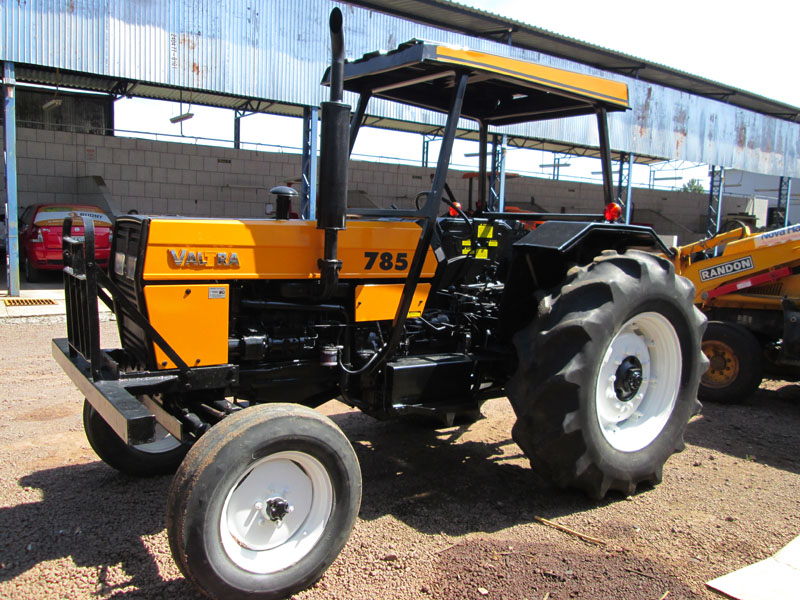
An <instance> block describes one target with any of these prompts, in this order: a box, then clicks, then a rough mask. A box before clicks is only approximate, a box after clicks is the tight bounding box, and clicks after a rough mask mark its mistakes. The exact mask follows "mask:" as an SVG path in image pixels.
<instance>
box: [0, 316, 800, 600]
mask: <svg viewBox="0 0 800 600" xmlns="http://www.w3.org/2000/svg"><path fill="white" fill-rule="evenodd" d="M102 328H103V332H104V336H105V337H104V341H105V343H106V345H108V346H110V345H112V344H114V343H115V333H114V328H115V324H114V323H104V324H103V325H102ZM64 330H65V327H64V325H63V323H61V324H59V323H55V324H54V323H24V324H20V323H14V322H12V321H9V320H5V321H3V322H0V377H1V378H2V379H1V381H2V384H1V385H0V401H2V403H3V406H4V411H3V413H2V416H0V482H1V483H0V598H36V599H42V598H147V599H151V598H198V597H199V596H198V595H197V594H195V593H194V592H193V590H192V589H191V587H190V586H189V585H188V584H187V583H186V582H185V581H184V580H183V578H182V577H181V575H180V573H179V572H178V569H177V568H176V567H175V565H174V564H173V562H172V559H171V556H170V553H169V547H168V544H167V537H166V532H165V530H164V505H165V501H166V496H167V490H168V488H169V483H170V481H169V478H168V477H163V478H156V479H147V480H135V479H132V478H128V477H125V476H122V475H120V474H118V473H117V472H116V471H114V470H112V469H111V468H109V467H107V466H106V465H104V464H103V463H101V462H99V461H98V460H97V458H96V457H95V455H94V454H93V452H92V451H91V449H90V448H89V445H88V443H87V442H86V439H85V437H84V435H83V431H82V425H81V416H80V414H81V405H82V401H83V398H82V397H81V396H80V394H79V393H78V392H77V390H76V389H75V388H74V386H73V385H72V384H71V383H70V382H69V381H68V380H67V378H66V376H65V375H63V374H62V372H61V370H60V369H59V367H58V366H57V365H56V364H55V362H54V361H53V359H52V358H51V356H50V338H51V337H60V336H63V335H64ZM798 400H800V387H798V385H796V384H793V383H788V382H785V381H766V382H765V383H764V384H763V385H762V387H761V389H760V390H759V391H758V392H757V393H756V394H755V395H754V396H753V397H752V398H751V399H750V400H749V401H748V402H746V403H745V404H743V405H739V406H719V405H708V406H706V407H704V410H703V413H702V414H701V415H700V416H699V417H696V418H695V419H694V420H693V421H692V423H691V424H690V425H689V429H688V432H687V442H688V445H687V449H686V451H684V452H682V453H680V454H677V455H675V456H673V457H672V458H671V459H670V460H669V462H668V463H667V465H666V467H665V469H664V481H663V483H662V484H661V485H659V486H657V487H656V488H654V489H651V490H644V491H641V492H640V493H638V494H637V495H635V496H633V497H632V498H628V499H624V498H622V497H619V496H614V497H611V498H608V499H607V500H605V501H603V502H599V503H598V502H593V501H591V500H588V499H586V498H584V497H582V496H580V495H578V494H575V493H569V492H562V491H559V490H555V489H553V488H551V487H550V486H548V485H547V484H546V483H545V482H543V481H541V480H540V479H538V478H537V477H536V476H535V475H534V474H533V473H532V472H531V471H530V469H529V468H528V466H527V460H526V459H525V458H524V457H523V456H522V455H521V453H520V451H519V448H518V447H517V446H516V445H515V444H514V443H513V442H512V441H511V439H510V435H509V432H510V429H511V425H512V423H513V413H512V411H511V409H510V407H509V406H508V403H507V402H506V401H505V400H504V399H501V400H494V401H491V402H489V403H487V404H486V405H485V406H484V410H483V413H484V416H485V418H484V419H482V420H480V421H478V422H477V423H475V424H472V425H469V426H456V427H451V428H448V429H441V430H436V431H434V430H431V429H430V428H429V427H426V426H420V425H419V424H414V423H406V422H399V423H397V422H390V423H381V422H377V421H374V420H372V419H370V418H369V417H366V416H364V415H362V414H360V413H357V412H353V411H351V410H349V409H348V408H346V407H345V406H343V405H341V404H339V403H336V402H330V403H328V404H326V405H325V406H323V407H322V408H321V410H322V412H325V413H326V414H328V415H330V416H331V417H332V418H333V419H334V420H335V421H336V422H337V423H338V424H339V425H340V427H341V428H342V429H343V430H344V432H345V433H346V434H347V436H348V437H349V438H350V440H351V441H352V442H353V445H354V446H355V448H356V452H357V453H358V458H359V460H360V461H361V467H362V470H363V474H364V497H363V501H362V505H361V514H360V516H359V519H358V522H357V523H356V527H355V531H354V533H353V536H352V538H351V539H350V542H349V543H348V545H347V546H346V547H345V550H344V551H343V552H342V554H341V555H340V557H339V558H338V559H337V561H336V562H335V563H334V564H333V566H332V567H331V568H330V569H329V571H328V572H327V574H326V575H325V576H324V577H323V578H322V580H321V581H320V582H319V583H318V584H317V585H316V586H314V587H313V588H312V589H310V590H308V591H305V592H303V593H301V594H298V595H297V596H296V598H298V599H299V600H318V599H319V600H321V599H334V598H337V599H344V598H347V599H352V600H358V599H365V600H367V599H369V600H373V599H388V598H404V599H405V598H409V599H411V598H421V599H429V598H438V599H443V600H450V599H452V600H456V599H459V600H461V599H470V598H476V599H478V598H488V599H502V598H507V599H509V600H511V599H515V600H521V599H523V598H526V599H528V600H542V599H543V598H545V597H547V598H549V599H551V600H557V599H566V598H603V599H615V598H619V599H625V600H635V599H653V600H658V599H661V598H664V597H665V596H664V595H665V594H666V593H667V592H669V594H668V595H667V596H666V597H667V598H669V599H670V600H672V599H674V598H700V599H702V598H714V597H715V596H714V594H712V593H711V592H709V591H708V590H707V589H706V588H705V585H704V582H705V581H707V580H709V579H712V578H714V577H717V576H719V575H722V574H725V573H727V572H730V571H732V570H735V569H738V568H740V567H743V566H745V565H747V564H750V563H752V562H755V561H758V560H761V559H763V558H766V557H767V556H769V555H771V554H773V553H774V552H775V551H777V550H778V549H779V548H781V547H782V546H783V545H785V544H786V543H787V542H789V541H790V540H791V539H793V538H794V537H795V536H796V535H798V534H800V506H798V504H800V493H798V492H799V491H800V461H798V458H797V457H798V450H800V427H798V425H799V424H800V402H798ZM537 517H542V518H545V519H549V520H551V521H555V522H557V523H559V524H561V525H564V526H567V527H569V528H571V529H573V530H575V531H578V532H580V533H582V534H585V535H587V536H591V537H593V538H597V539H598V540H600V541H601V542H603V543H591V542H587V541H583V540H581V539H579V538H578V537H576V536H574V535H571V534H569V533H564V532H562V531H559V530H556V529H554V528H551V527H548V526H545V525H543V524H541V523H540V522H539V521H537V519H536V518H537ZM548 594H549V596H548Z"/></svg>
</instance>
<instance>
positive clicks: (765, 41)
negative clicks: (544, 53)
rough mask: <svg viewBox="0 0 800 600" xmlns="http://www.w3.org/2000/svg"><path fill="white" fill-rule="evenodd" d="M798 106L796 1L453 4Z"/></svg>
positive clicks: (480, 0)
mask: <svg viewBox="0 0 800 600" xmlns="http://www.w3.org/2000/svg"><path fill="white" fill-rule="evenodd" d="M455 1H456V2H460V3H462V4H465V5H468V6H472V7H474V8H479V9H481V10H485V11H488V12H493V13H495V14H498V15H501V16H504V17H507V18H510V19H514V20H516V21H521V22H523V23H527V24H529V25H533V26H536V27H541V28H544V29H547V30H549V31H552V32H554V33H558V34H561V35H565V36H569V37H573V38H576V39H579V40H581V41H584V42H589V43H592V44H596V45H598V46H603V47H605V48H609V49H611V50H616V51H618V52H624V53H625V54H630V55H633V56H636V57H638V58H644V59H646V60H648V61H652V62H658V63H661V64H664V65H666V66H668V67H672V68H674V69H679V70H681V71H686V72H688V73H691V74H692V75H699V76H701V77H705V78H707V79H711V80H713V81H717V82H719V83H724V84H727V85H731V86H734V87H737V88H739V89H743V90H746V91H748V92H752V93H754V94H758V95H760V96H765V97H767V98H770V99H772V100H778V101H781V102H786V103H788V104H792V105H793V106H797V107H800V77H798V65H797V58H798V54H799V53H798V39H797V25H798V23H800V2H797V0H760V1H758V2H754V1H753V0H726V1H724V2H721V1H719V0H668V1H666V2H665V1H661V2H654V1H653V0H642V1H640V2H627V3H624V2H623V3H611V2H600V1H598V0H569V2H553V1H552V0H547V1H545V0H455Z"/></svg>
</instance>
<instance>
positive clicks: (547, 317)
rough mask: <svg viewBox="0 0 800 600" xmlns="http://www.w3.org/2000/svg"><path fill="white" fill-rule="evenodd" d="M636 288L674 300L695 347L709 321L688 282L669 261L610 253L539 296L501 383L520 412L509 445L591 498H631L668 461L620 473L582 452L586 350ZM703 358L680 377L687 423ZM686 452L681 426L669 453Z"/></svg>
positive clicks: (588, 358) (694, 404) (535, 465)
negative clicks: (513, 366) (511, 369)
mask: <svg viewBox="0 0 800 600" xmlns="http://www.w3.org/2000/svg"><path fill="white" fill-rule="evenodd" d="M639 287H641V289H651V288H653V289H660V290H669V291H670V292H671V293H672V294H673V296H674V295H677V297H678V298H679V300H678V302H680V304H681V305H682V306H683V307H684V308H685V312H686V314H687V315H688V317H687V319H686V320H687V322H688V324H687V325H688V327H689V328H690V329H691V330H693V331H694V335H695V336H696V340H697V342H698V344H699V340H700V338H701V336H702V331H703V328H704V327H705V322H706V320H705V317H704V316H703V314H702V313H700V311H698V310H697V309H696V308H695V307H694V306H693V300H694V287H693V286H692V284H691V282H689V281H688V280H686V279H684V278H682V277H679V276H677V275H676V274H675V271H674V267H673V265H672V264H671V263H670V262H669V261H667V260H665V259H662V258H659V257H655V256H653V255H650V254H647V253H644V252H639V251H635V250H629V251H627V252H626V253H625V254H617V253H616V252H613V251H607V252H604V253H603V254H601V255H600V256H598V257H597V258H596V259H595V260H594V261H593V262H592V263H590V264H588V265H585V266H580V267H573V268H572V269H570V271H569V273H568V275H567V277H566V279H565V280H564V282H562V285H560V286H559V287H557V288H555V289H553V290H550V291H549V292H548V293H546V294H544V295H541V298H540V302H539V306H538V315H539V316H538V318H537V319H534V321H533V322H532V323H531V324H530V325H528V326H527V327H525V328H523V329H522V330H520V331H519V332H518V333H517V334H516V335H515V338H514V343H515V346H516V348H517V356H518V361H519V365H518V369H517V371H516V373H515V374H514V376H513V377H512V378H511V380H510V381H509V383H508V384H507V386H506V391H507V393H508V397H509V399H510V400H511V403H512V406H513V407H514V410H515V412H516V414H517V422H516V424H515V425H514V428H513V430H512V435H513V437H514V440H515V441H516V443H517V444H518V445H519V446H520V447H521V448H522V450H523V451H524V452H525V454H526V455H527V456H528V458H529V459H530V462H531V466H532V468H533V469H534V470H535V471H536V472H537V473H539V474H540V475H542V476H543V477H544V478H546V479H548V480H550V481H552V482H554V483H555V484H556V485H557V486H559V487H562V488H567V487H571V488H578V489H581V490H583V491H584V492H585V493H587V494H588V495H590V496H592V497H594V498H602V497H604V496H605V495H606V493H607V492H608V491H609V490H616V491H619V492H621V493H623V494H632V493H633V492H634V491H635V490H636V487H637V485H638V484H639V483H650V484H656V483H658V482H660V481H661V476H662V464H663V460H666V457H664V458H663V460H657V461H655V462H654V463H653V464H649V465H647V468H646V469H643V470H638V471H636V472H630V473H623V474H620V473H619V472H616V471H614V470H613V469H611V468H609V467H608V466H607V465H605V464H602V463H603V461H602V460H598V459H597V457H596V456H595V454H594V453H593V452H591V451H590V449H589V448H587V442H586V440H585V437H586V436H584V434H583V432H582V426H581V418H580V417H581V410H582V409H581V406H580V399H579V397H580V390H581V387H582V386H586V385H587V381H586V377H587V375H586V374H587V372H588V371H590V370H591V369H590V368H589V363H591V362H592V360H593V359H592V356H591V355H590V354H591V352H590V351H587V346H590V347H593V348H594V351H595V352H596V351H597V344H598V343H600V344H602V340H605V341H606V342H607V338H608V332H607V329H608V320H609V315H610V314H611V312H612V311H614V310H615V307H617V306H624V303H625V298H626V297H630V296H631V295H636V293H637V289H636V288H639ZM588 292H591V293H588ZM592 344H594V346H592ZM697 352H698V354H700V352H699V345H698V348H697ZM703 360H704V357H702V358H700V357H698V358H697V360H696V361H694V363H693V366H692V368H691V370H692V372H691V373H689V374H688V379H687V378H684V382H685V386H684V389H685V390H686V391H684V392H682V393H683V394H687V393H688V395H689V396H690V397H689V398H688V400H686V401H685V403H686V412H687V414H686V422H688V419H689V417H691V416H692V415H694V414H696V413H697V412H698V411H699V409H700V403H699V402H698V401H697V397H696V390H697V386H698V384H699V380H700V376H701V374H702V373H703V372H704V371H705V364H704V363H703ZM690 363H691V361H690ZM688 390H691V391H688ZM684 426H685V423H684ZM683 447H684V442H683V429H682V428H681V430H680V433H679V435H677V436H676V438H675V439H674V443H673V444H672V448H671V452H677V451H680V450H682V449H683ZM671 452H670V453H671Z"/></svg>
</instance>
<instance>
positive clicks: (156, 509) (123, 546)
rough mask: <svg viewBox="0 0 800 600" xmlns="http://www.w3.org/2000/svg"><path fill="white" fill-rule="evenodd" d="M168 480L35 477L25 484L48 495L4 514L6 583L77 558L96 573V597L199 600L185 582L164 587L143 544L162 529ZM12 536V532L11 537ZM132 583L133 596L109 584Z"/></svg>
mask: <svg viewBox="0 0 800 600" xmlns="http://www.w3.org/2000/svg"><path fill="white" fill-rule="evenodd" d="M169 483H170V478H169V477H160V478H156V479H144V480H136V479H132V478H129V477H125V476H123V475H120V474H118V473H117V472H116V471H114V470H112V469H111V468H109V467H107V466H106V465H104V464H102V463H99V462H98V463H90V464H84V465H75V466H67V467H58V468H55V469H46V470H42V471H37V472H35V473H33V474H31V475H28V476H26V477H23V478H22V479H21V480H20V481H19V484H20V485H21V486H24V487H28V488H35V489H38V490H41V491H42V496H43V499H42V501H41V502H34V503H29V504H22V505H17V506H13V507H10V508H2V509H0V531H3V532H5V534H4V535H3V538H2V539H3V541H2V542H0V563H2V565H3V568H2V570H0V581H8V580H10V579H13V578H14V577H16V576H17V575H19V574H21V573H23V572H25V571H27V570H29V569H31V568H33V567H34V566H35V565H37V564H39V563H42V562H45V561H50V560H55V559H60V558H67V557H69V558H71V559H72V561H73V562H74V563H75V564H76V565H77V566H79V567H95V568H96V569H97V580H98V582H99V583H98V586H97V589H96V591H95V593H96V595H99V596H107V595H111V594H113V595H114V597H130V598H143V599H144V598H153V597H180V598H200V597H201V596H198V595H196V594H195V593H194V591H193V590H192V588H191V586H190V585H189V584H188V583H187V582H185V581H183V580H177V581H164V579H163V578H162V577H161V575H160V573H159V569H158V565H157V564H156V563H155V561H154V559H153V556H152V555H151V554H150V552H149V551H148V548H147V547H146V546H145V542H144V540H143V537H144V536H149V535H153V534H156V533H158V532H160V531H162V530H163V529H164V505H165V503H166V497H167V492H168V489H169ZM12 532H13V533H12ZM117 567H118V568H121V569H122V570H123V571H124V572H125V573H126V574H127V575H128V577H129V581H127V582H126V583H125V585H124V587H125V588H127V587H130V586H135V587H136V588H137V589H136V590H135V591H128V592H127V593H126V592H124V591H123V590H122V589H120V590H119V591H118V592H116V593H115V588H114V587H113V586H109V585H104V583H103V582H104V581H105V579H106V576H107V574H108V571H109V569H111V568H117Z"/></svg>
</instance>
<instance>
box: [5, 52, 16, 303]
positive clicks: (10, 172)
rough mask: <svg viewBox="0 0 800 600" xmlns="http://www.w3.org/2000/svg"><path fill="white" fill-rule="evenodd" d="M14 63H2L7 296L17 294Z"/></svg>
mask: <svg viewBox="0 0 800 600" xmlns="http://www.w3.org/2000/svg"><path fill="white" fill-rule="evenodd" d="M16 83H17V82H16V79H15V78H14V63H13V62H4V63H3V91H4V92H5V94H4V100H3V119H4V121H3V123H4V136H3V148H4V149H5V159H6V160H5V176H6V202H5V211H6V225H5V226H6V232H7V236H6V282H7V283H8V295H9V296H19V227H18V223H17V213H18V212H19V211H18V209H17V106H16V98H15V96H14V92H15V87H16Z"/></svg>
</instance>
